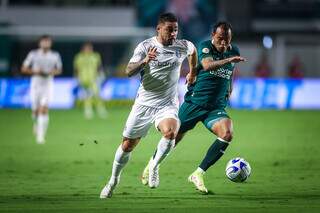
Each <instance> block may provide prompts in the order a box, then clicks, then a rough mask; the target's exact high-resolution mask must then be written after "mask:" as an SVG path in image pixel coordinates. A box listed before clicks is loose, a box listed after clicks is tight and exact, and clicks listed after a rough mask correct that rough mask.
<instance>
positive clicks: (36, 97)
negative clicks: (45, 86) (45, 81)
mask: <svg viewBox="0 0 320 213" xmlns="http://www.w3.org/2000/svg"><path fill="white" fill-rule="evenodd" d="M41 89H42V88H41V87H40V86H39V85H38V84H35V83H31V86H30V103H31V109H32V111H34V112H38V111H39V108H40V100H41Z"/></svg>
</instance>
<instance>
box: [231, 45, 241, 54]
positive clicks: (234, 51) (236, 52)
mask: <svg viewBox="0 0 320 213" xmlns="http://www.w3.org/2000/svg"><path fill="white" fill-rule="evenodd" d="M232 50H233V54H234V55H236V56H240V50H239V48H238V47H237V46H235V45H232Z"/></svg>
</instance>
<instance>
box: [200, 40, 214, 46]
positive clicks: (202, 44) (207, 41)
mask: <svg viewBox="0 0 320 213" xmlns="http://www.w3.org/2000/svg"><path fill="white" fill-rule="evenodd" d="M211 46H212V41H211V40H205V41H202V42H200V44H199V47H211Z"/></svg>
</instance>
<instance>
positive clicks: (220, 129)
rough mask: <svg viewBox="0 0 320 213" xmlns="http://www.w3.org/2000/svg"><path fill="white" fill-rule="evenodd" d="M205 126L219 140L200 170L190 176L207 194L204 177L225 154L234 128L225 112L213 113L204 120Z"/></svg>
mask: <svg viewBox="0 0 320 213" xmlns="http://www.w3.org/2000/svg"><path fill="white" fill-rule="evenodd" d="M204 124H205V125H206V127H207V128H208V129H209V130H210V131H212V132H213V133H214V134H215V135H217V137H218V138H217V139H216V140H215V141H214V142H213V144H212V145H211V146H210V147H209V149H208V151H207V154H206V155H205V157H204V158H203V160H202V161H201V163H200V165H199V166H198V168H197V169H196V170H195V171H194V172H193V173H192V174H191V175H190V176H189V181H192V182H193V183H194V184H195V186H196V187H197V189H198V190H199V191H201V192H203V193H207V192H208V190H207V188H206V187H205V185H204V180H203V176H204V174H205V172H206V171H207V169H208V168H209V167H211V166H212V165H213V164H215V163H216V162H217V161H218V160H219V159H220V158H221V157H222V155H223V154H224V152H225V150H226V149H227V147H228V145H229V142H231V140H232V132H233V127H232V121H231V119H230V118H229V117H228V116H227V114H226V113H225V111H224V110H222V111H220V110H217V111H213V112H211V113H210V114H209V115H208V117H207V119H205V120H204Z"/></svg>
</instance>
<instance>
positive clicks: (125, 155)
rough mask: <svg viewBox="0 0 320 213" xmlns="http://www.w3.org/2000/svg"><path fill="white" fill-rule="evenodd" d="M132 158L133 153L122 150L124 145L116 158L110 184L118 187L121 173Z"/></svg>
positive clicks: (119, 149) (117, 152)
mask: <svg viewBox="0 0 320 213" xmlns="http://www.w3.org/2000/svg"><path fill="white" fill-rule="evenodd" d="M130 156H131V152H125V151H123V150H122V145H121V144H120V146H119V147H118V149H117V151H116V154H115V156H114V161H113V166H112V175H111V178H110V181H109V184H111V185H116V184H117V183H118V182H119V178H120V175H121V171H122V169H123V167H124V166H125V165H126V164H127V163H128V161H129V159H130Z"/></svg>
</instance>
